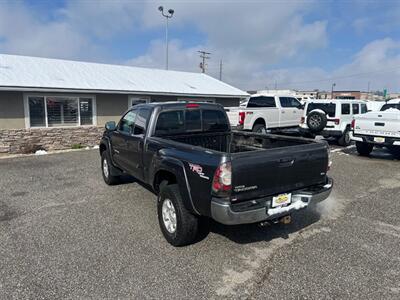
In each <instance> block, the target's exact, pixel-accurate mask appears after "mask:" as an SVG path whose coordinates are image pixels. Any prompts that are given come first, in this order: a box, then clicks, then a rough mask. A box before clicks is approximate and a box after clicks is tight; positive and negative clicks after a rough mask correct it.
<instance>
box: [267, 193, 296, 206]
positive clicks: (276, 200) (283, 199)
mask: <svg viewBox="0 0 400 300" xmlns="http://www.w3.org/2000/svg"><path fill="white" fill-rule="evenodd" d="M291 202H292V194H281V195H278V196H275V197H272V204H271V206H272V207H278V206H286V205H288V204H290V203H291Z"/></svg>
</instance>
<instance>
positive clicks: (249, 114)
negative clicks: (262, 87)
mask: <svg viewBox="0 0 400 300" xmlns="http://www.w3.org/2000/svg"><path fill="white" fill-rule="evenodd" d="M225 111H226V113H227V115H228V117H229V122H230V124H231V126H232V127H233V128H236V129H239V130H251V131H254V132H259V133H264V132H266V131H267V130H270V129H278V128H290V127H297V126H299V124H300V120H301V117H302V115H303V105H302V104H301V103H300V101H299V100H297V99H296V98H295V97H293V96H286V95H276V94H266V93H263V94H254V95H252V96H251V97H250V98H249V99H247V100H244V101H242V102H241V103H240V106H239V107H226V108H225Z"/></svg>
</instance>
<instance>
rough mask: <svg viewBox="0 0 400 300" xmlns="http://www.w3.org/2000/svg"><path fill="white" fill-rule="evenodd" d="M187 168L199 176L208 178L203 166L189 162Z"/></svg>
mask: <svg viewBox="0 0 400 300" xmlns="http://www.w3.org/2000/svg"><path fill="white" fill-rule="evenodd" d="M189 168H190V170H191V171H192V172H194V173H197V174H198V175H199V176H200V177H201V178H204V179H207V180H209V179H210V177H207V176H205V175H204V172H203V167H202V166H200V165H196V164H192V163H189Z"/></svg>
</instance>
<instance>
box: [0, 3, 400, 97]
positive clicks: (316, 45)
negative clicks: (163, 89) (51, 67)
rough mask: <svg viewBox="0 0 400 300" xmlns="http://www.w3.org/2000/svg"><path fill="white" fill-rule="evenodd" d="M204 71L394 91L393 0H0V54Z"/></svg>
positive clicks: (286, 84)
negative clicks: (168, 14)
mask: <svg viewBox="0 0 400 300" xmlns="http://www.w3.org/2000/svg"><path fill="white" fill-rule="evenodd" d="M160 5H162V6H163V7H164V8H165V9H166V10H168V9H170V8H172V9H174V11H175V13H174V15H173V17H172V18H171V19H170V20H169V69H171V70H180V71H190V72H200V68H199V63H200V57H199V53H198V52H197V51H198V50H205V51H207V52H210V53H211V54H210V59H209V60H207V70H206V73H207V74H209V75H211V76H213V77H216V78H219V72H220V62H221V60H222V80H223V81H225V82H227V83H229V84H232V85H234V86H236V87H238V88H241V89H244V90H261V89H273V88H275V87H277V88H278V89H298V90H306V89H320V90H331V87H332V84H333V83H335V84H336V86H335V90H364V91H366V90H368V87H369V89H370V90H383V89H384V88H386V89H387V90H388V91H389V92H396V91H397V92H400V0H398V1H388V0H381V1H368V0H354V1H340V0H336V1H328V0H315V1H313V0H309V1H285V0H281V1H261V0H258V1H257V0H247V1H246V0H241V1H239V0H230V1H228V0H220V1H217V0H215V1H212V0H202V1H201V0H192V1H189V0H186V1H132V0H131V1H124V0H114V1H111V0H102V1H101V0H99V1H95V0H86V1H72V0H52V1H44V0H43V1H41V0H36V1H34V0H26V1H18V0H14V1H8V0H0V53H6V54H18V55H29V56H40V57H50V58H62V59H72V60H81V61H93V62H101V63H112V64H123V65H132V66H140V67H151V68H161V69H163V68H165V57H166V55H165V25H166V19H165V18H163V17H162V16H161V13H160V11H159V10H158V7H159V6H160Z"/></svg>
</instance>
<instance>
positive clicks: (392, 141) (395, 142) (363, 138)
mask: <svg viewBox="0 0 400 300" xmlns="http://www.w3.org/2000/svg"><path fill="white" fill-rule="evenodd" d="M374 137H377V136H372V135H363V134H354V133H353V132H350V138H351V140H353V141H356V142H363V143H368V144H374V145H380V146H400V138H395V137H384V138H385V142H384V143H377V142H374Z"/></svg>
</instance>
